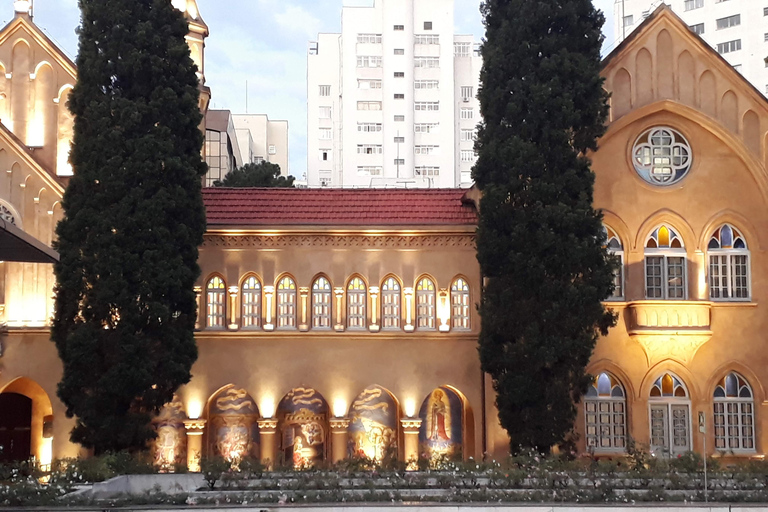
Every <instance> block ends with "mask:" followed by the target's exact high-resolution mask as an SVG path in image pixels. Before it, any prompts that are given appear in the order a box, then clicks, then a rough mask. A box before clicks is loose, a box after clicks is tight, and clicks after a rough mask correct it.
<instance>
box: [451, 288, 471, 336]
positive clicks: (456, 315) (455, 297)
mask: <svg viewBox="0 0 768 512" xmlns="http://www.w3.org/2000/svg"><path fill="white" fill-rule="evenodd" d="M451 327H452V328H453V329H457V330H469V285H468V284H467V282H466V281H465V280H464V279H463V278H461V277H458V278H456V279H454V280H453V283H451Z"/></svg>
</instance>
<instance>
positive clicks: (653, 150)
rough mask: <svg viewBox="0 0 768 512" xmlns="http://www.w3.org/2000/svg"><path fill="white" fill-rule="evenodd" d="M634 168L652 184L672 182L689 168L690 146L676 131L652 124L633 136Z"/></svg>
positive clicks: (683, 175) (679, 178)
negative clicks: (638, 134) (635, 136)
mask: <svg viewBox="0 0 768 512" xmlns="http://www.w3.org/2000/svg"><path fill="white" fill-rule="evenodd" d="M632 154H633V163H634V165H635V171H637V174H639V175H640V177H641V178H643V179H644V180H645V181H647V182H648V183H651V184H653V185H672V184H673V183H677V182H678V181H680V180H681V179H683V178H684V177H685V175H686V174H688V171H689V170H690V168H691V146H690V144H688V141H687V140H685V137H683V136H682V134H680V132H678V131H677V130H673V129H672V128H666V127H656V128H651V129H650V130H646V131H645V132H643V133H642V135H640V137H638V138H637V141H635V146H634V148H633V150H632Z"/></svg>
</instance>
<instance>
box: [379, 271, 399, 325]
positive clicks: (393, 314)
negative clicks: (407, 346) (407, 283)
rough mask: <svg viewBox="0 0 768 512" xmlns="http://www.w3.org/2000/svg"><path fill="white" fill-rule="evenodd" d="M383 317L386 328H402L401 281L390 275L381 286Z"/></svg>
mask: <svg viewBox="0 0 768 512" xmlns="http://www.w3.org/2000/svg"><path fill="white" fill-rule="evenodd" d="M381 309H382V312H381V318H382V322H383V328H384V329H399V328H400V283H398V282H397V279H395V278H394V277H389V278H387V279H386V280H385V281H384V284H383V285H382V287H381Z"/></svg>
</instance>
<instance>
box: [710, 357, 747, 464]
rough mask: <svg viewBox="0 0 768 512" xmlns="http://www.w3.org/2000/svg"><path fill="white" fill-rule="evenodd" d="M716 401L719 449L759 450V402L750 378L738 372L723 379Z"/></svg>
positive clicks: (716, 434) (715, 412)
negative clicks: (757, 441) (757, 408)
mask: <svg viewBox="0 0 768 512" xmlns="http://www.w3.org/2000/svg"><path fill="white" fill-rule="evenodd" d="M714 401H715V402H714V422H715V449H717V450H720V451H755V402H754V398H753V395H752V388H751V387H750V386H749V383H748V382H747V381H746V379H744V378H743V377H742V376H741V375H739V374H737V373H735V372H731V373H729V374H728V375H726V376H725V377H723V379H722V380H721V381H720V382H719V383H718V384H717V387H715V393H714Z"/></svg>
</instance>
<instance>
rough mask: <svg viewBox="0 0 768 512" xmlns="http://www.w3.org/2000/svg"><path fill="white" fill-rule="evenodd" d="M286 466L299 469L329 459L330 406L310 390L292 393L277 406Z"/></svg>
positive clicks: (281, 448)
mask: <svg viewBox="0 0 768 512" xmlns="http://www.w3.org/2000/svg"><path fill="white" fill-rule="evenodd" d="M277 420H278V430H279V431H280V451H281V456H282V458H283V463H285V464H292V465H293V466H294V467H295V468H306V467H311V466H314V465H315V464H316V463H318V462H322V461H324V460H326V459H327V457H328V454H327V449H328V430H329V429H328V402H326V401H325V398H323V395H321V394H320V393H318V392H317V391H315V390H314V389H312V388H309V387H298V388H293V389H292V390H290V391H289V392H288V393H287V394H286V395H285V396H284V397H283V399H282V400H280V403H279V404H278V406H277Z"/></svg>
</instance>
